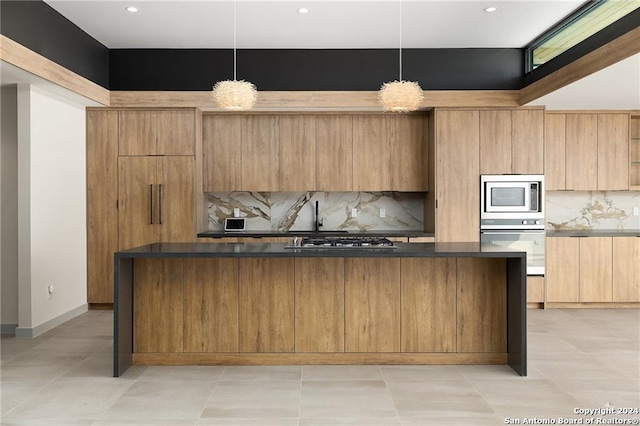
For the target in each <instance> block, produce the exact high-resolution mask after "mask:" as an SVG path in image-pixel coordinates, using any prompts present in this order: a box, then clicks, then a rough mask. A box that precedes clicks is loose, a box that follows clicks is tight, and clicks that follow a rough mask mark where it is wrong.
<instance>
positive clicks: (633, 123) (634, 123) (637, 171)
mask: <svg viewBox="0 0 640 426" xmlns="http://www.w3.org/2000/svg"><path fill="white" fill-rule="evenodd" d="M629 124H630V127H631V132H630V135H631V138H630V139H629V186H630V189H635V190H640V116H637V115H636V116H632V117H631V120H630V121H629Z"/></svg>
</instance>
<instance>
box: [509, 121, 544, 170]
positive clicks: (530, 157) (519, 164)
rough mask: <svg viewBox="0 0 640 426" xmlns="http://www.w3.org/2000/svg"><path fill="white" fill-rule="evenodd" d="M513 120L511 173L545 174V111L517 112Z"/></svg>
mask: <svg viewBox="0 0 640 426" xmlns="http://www.w3.org/2000/svg"><path fill="white" fill-rule="evenodd" d="M511 118H512V139H511V143H512V147H511V173H517V174H542V173H544V111H543V110H526V109H523V110H515V111H512V113H511Z"/></svg>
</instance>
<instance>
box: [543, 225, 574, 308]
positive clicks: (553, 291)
mask: <svg viewBox="0 0 640 426" xmlns="http://www.w3.org/2000/svg"><path fill="white" fill-rule="evenodd" d="M579 241H580V238H569V237H552V238H547V239H546V241H545V244H546V245H545V249H546V253H545V262H546V266H545V272H544V275H545V276H544V279H545V285H546V287H547V302H579V297H580V295H579V279H580V275H579V271H580V270H579V267H580V266H579V259H580V251H579V250H580V247H579Z"/></svg>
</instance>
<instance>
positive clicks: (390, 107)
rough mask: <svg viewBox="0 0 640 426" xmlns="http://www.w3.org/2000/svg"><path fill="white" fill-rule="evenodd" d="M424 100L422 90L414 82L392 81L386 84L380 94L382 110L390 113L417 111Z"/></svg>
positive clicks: (379, 99)
mask: <svg viewBox="0 0 640 426" xmlns="http://www.w3.org/2000/svg"><path fill="white" fill-rule="evenodd" d="M422 98H423V95H422V88H421V87H420V85H419V84H418V83H416V82H414V81H405V80H400V81H398V80H396V81H390V82H388V83H384V84H383V85H382V87H381V88H380V91H379V92H378V101H379V102H380V105H382V109H383V110H384V111H389V112H410V111H416V110H417V109H418V108H420V103H421V102H422Z"/></svg>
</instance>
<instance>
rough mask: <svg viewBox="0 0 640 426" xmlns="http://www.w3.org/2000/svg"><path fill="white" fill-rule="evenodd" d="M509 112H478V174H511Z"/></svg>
mask: <svg viewBox="0 0 640 426" xmlns="http://www.w3.org/2000/svg"><path fill="white" fill-rule="evenodd" d="M511 133H512V126H511V111H509V110H498V111H480V173H481V174H502V173H511Z"/></svg>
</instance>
